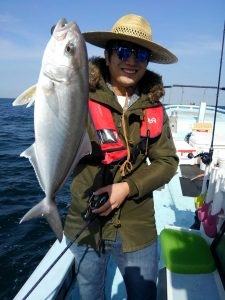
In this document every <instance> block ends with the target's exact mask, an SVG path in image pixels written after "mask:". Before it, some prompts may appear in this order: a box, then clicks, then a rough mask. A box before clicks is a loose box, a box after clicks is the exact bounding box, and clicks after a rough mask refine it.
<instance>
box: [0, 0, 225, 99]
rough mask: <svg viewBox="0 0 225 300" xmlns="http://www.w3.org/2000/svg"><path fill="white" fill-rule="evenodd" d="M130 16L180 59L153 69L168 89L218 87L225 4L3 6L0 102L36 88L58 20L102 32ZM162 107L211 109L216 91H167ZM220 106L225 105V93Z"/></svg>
mask: <svg viewBox="0 0 225 300" xmlns="http://www.w3.org/2000/svg"><path fill="white" fill-rule="evenodd" d="M129 13H134V14H138V15H142V16H143V17H145V18H146V19H147V20H148V21H149V23H150V25H151V28H152V32H153V41H154V42H156V43H159V44H160V45H162V46H164V47H166V48H168V49H169V50H170V51H172V52H173V53H174V54H175V55H176V56H177V57H178V63H176V64H171V65H161V64H155V63H149V65H148V68H149V69H150V70H152V71H154V72H156V73H158V74H160V75H161V76H162V78H163V83H164V85H174V84H184V85H206V86H217V85H218V78H219V67H220V59H221V49H222V37H223V29H224V22H225V0H157V1H155V0H123V1H121V0H114V1H112V0H111V1H110V0H104V1H103V0H82V1H80V0H63V1H62V0H38V1H37V0H0V98H16V97H17V96H18V95H20V94H21V93H22V92H23V91H24V90H26V89H27V88H29V87H30V86H31V85H33V84H35V83H36V82H37V80H38V76H39V72H40V68H41V61H42V55H43V52H44V49H45V47H46V44H47V42H48V40H49V39H50V29H51V27H52V25H53V24H56V23H57V21H58V20H59V19H60V18H62V17H63V18H66V19H67V20H68V21H75V22H76V23H77V24H78V25H79V27H80V29H81V31H82V32H84V31H95V30H96V31H98V30H111V28H112V26H113V24H114V23H115V22H116V21H117V20H118V19H119V18H120V17H121V16H123V15H126V14H129ZM87 49H88V56H89V57H91V56H93V55H100V56H103V50H102V49H100V48H97V47H94V46H91V45H88V44H87ZM224 52H225V50H224ZM224 56H225V55H223V66H222V72H221V80H220V86H221V87H225V62H224ZM163 101H164V102H165V103H182V104H188V103H190V102H194V103H196V104H198V103H200V101H205V102H207V104H212V105H213V104H214V103H215V101H216V90H209V89H191V88H172V89H166V95H165V97H164V99H163ZM219 105H225V91H220V93H219Z"/></svg>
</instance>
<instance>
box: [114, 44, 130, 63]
mask: <svg viewBox="0 0 225 300" xmlns="http://www.w3.org/2000/svg"><path fill="white" fill-rule="evenodd" d="M131 54H132V49H129V48H125V47H119V48H118V49H117V56H118V58H119V59H121V60H124V61H126V60H128V58H129V57H130V56H131Z"/></svg>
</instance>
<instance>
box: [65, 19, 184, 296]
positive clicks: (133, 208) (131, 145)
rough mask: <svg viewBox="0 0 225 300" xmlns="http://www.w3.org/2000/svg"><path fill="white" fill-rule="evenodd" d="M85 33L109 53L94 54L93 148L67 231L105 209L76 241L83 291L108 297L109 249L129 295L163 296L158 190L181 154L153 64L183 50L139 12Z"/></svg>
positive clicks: (77, 178)
mask: <svg viewBox="0 0 225 300" xmlns="http://www.w3.org/2000/svg"><path fill="white" fill-rule="evenodd" d="M83 35H84V38H85V39H86V41H87V42H89V43H91V44H93V45H95V46H98V47H101V48H104V49H105V59H103V58H92V59H91V60H90V72H89V73H90V75H89V76H90V94H89V96H90V100H89V110H90V113H89V117H88V124H87V128H88V133H89V136H90V139H91V142H92V149H93V152H92V154H91V155H90V156H88V157H85V158H84V159H83V160H81V162H80V163H79V165H78V167H77V168H76V171H75V174H74V179H73V182H72V185H71V193H72V203H71V207H70V209H69V212H68V215H67V219H66V223H65V235H66V237H67V238H68V239H73V238H74V234H75V233H76V232H78V231H79V229H80V228H81V227H82V226H83V225H84V224H85V220H87V219H88V218H89V217H90V215H91V216H92V215H93V214H94V215H97V216H98V217H97V218H95V219H94V221H93V222H92V223H91V224H90V226H89V227H88V230H86V231H85V232H84V233H83V234H82V236H81V237H80V239H79V240H78V243H76V244H74V245H73V247H72V251H73V253H74V255H75V262H76V273H77V280H78V285H79V290H80V295H81V299H85V300H86V299H87V300H89V299H92V300H93V299H96V300H100V299H104V283H105V274H106V267H107V262H108V259H109V256H110V255H111V256H112V257H113V259H114V260H115V262H116V264H117V265H118V267H119V269H120V271H121V274H122V276H123V278H124V283H125V286H126V291H127V296H128V299H135V300H139V299H156V279H157V264H158V260H157V232H156V226H155V217H154V205H153V191H154V190H155V189H157V188H159V187H161V186H162V185H164V184H165V183H167V182H169V180H170V179H171V178H172V177H173V175H174V174H175V172H176V169H177V165H178V158H177V156H176V150H175V147H174V143H173V139H172V135H171V132H170V127H169V121H168V116H167V114H166V112H165V110H164V108H163V106H162V105H161V103H160V102H159V100H160V98H161V97H162V96H163V95H164V89H163V84H162V80H161V77H160V76H159V75H157V74H155V73H153V72H151V71H149V70H147V65H148V63H149V62H155V63H165V64H167V63H168V64H169V63H174V62H176V61H177V58H176V56H174V55H173V54H172V53H171V52H170V51H168V50H167V49H165V48H163V47H162V46H160V45H158V44H156V43H153V42H152V37H151V28H150V25H149V23H148V22H147V21H146V20H145V19H144V18H143V17H141V16H138V15H134V14H129V15H126V16H123V17H122V18H120V19H119V20H118V21H117V22H116V23H115V25H114V26H113V28H112V31H105V32H104V31H100V32H86V33H84V34H83ZM99 195H100V196H99ZM101 195H108V197H107V198H106V199H105V200H107V199H108V200H107V201H106V202H105V203H103V204H102V205H101V206H100V207H99V208H95V207H94V206H93V204H91V205H90V199H91V200H93V199H95V197H97V196H98V197H101ZM88 199H89V202H88ZM97 199H98V198H97ZM88 203H89V204H88Z"/></svg>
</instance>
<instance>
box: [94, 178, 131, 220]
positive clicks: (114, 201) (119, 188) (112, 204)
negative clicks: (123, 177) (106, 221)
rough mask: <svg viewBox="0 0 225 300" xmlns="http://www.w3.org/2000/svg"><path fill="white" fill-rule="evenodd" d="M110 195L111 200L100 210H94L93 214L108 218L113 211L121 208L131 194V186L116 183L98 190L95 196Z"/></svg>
mask: <svg viewBox="0 0 225 300" xmlns="http://www.w3.org/2000/svg"><path fill="white" fill-rule="evenodd" d="M105 192H106V193H108V195H109V199H108V201H107V202H106V203H105V204H103V205H102V206H101V207H100V208H98V209H94V210H93V213H95V214H99V215H100V216H108V215H109V214H110V213H111V211H112V210H114V209H115V208H119V207H120V205H121V204H122V203H123V202H124V201H125V199H126V198H127V196H128V194H129V185H128V183H127V182H120V183H114V184H110V185H107V186H104V187H103V188H100V189H98V190H97V191H96V192H95V193H94V194H95V195H100V194H102V193H105Z"/></svg>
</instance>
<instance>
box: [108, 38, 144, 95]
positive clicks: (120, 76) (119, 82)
mask: <svg viewBox="0 0 225 300" xmlns="http://www.w3.org/2000/svg"><path fill="white" fill-rule="evenodd" d="M117 47H126V48H129V49H133V50H135V51H137V50H138V49H139V48H140V47H139V46H137V45H134V44H132V43H129V42H121V43H120V44H119V46H117ZM135 51H133V52H132V54H131V55H130V56H129V57H126V60H123V59H120V58H119V57H118V54H117V50H112V55H111V56H110V57H109V53H108V52H107V51H105V58H106V64H107V66H108V67H109V72H110V76H111V84H112V86H113V87H116V88H117V89H119V90H120V91H126V90H127V89H129V90H130V89H134V88H135V86H136V85H137V83H138V82H139V81H140V80H141V78H142V77H143V75H144V74H145V71H146V68H147V65H148V61H144V62H139V61H138V60H137V59H136V55H135ZM122 94H124V92H122Z"/></svg>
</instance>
